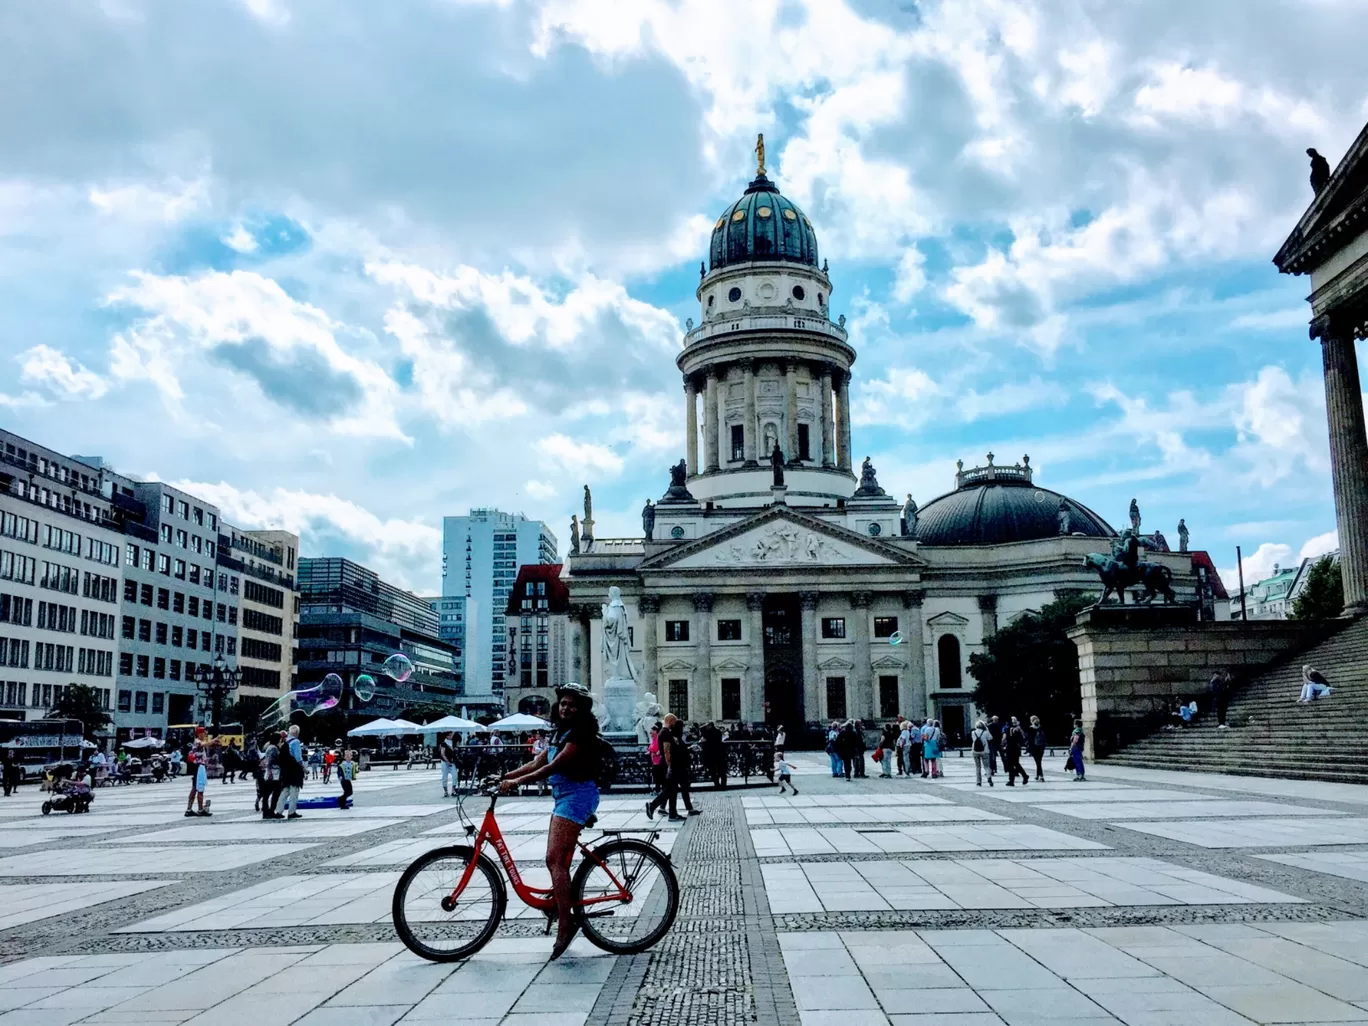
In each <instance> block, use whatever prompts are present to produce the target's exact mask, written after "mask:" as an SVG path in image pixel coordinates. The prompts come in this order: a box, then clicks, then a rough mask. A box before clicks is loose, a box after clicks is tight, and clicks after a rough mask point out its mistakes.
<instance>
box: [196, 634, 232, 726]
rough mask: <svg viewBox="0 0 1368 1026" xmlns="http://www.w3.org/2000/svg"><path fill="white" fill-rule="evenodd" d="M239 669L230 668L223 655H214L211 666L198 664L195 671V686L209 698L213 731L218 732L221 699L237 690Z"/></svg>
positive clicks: (221, 709) (221, 710) (221, 706)
mask: <svg viewBox="0 0 1368 1026" xmlns="http://www.w3.org/2000/svg"><path fill="white" fill-rule="evenodd" d="M241 677H242V671H241V670H230V669H228V667H227V664H226V663H225V662H224V660H223V655H222V653H220V654H219V655H216V656H214V665H213V666H212V667H205V666H200V667H199V669H197V670H196V671H195V688H196V689H197V690H198V691H199V692H200V694H202V695H204V696H205V697H206V698H208V700H209V709H210V713H211V716H212V726H213V729H214V733H215V734H217V733H218V732H219V717H220V716H222V714H223V700H224V699H225V698H226V697H228V696H229V695H231V694H232V693H233V692H234V691H236V690H237V686H238V681H239V679H241Z"/></svg>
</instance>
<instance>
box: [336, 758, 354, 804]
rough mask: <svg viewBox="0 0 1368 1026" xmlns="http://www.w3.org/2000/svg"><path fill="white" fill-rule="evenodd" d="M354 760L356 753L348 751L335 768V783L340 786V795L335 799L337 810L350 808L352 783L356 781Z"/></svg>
mask: <svg viewBox="0 0 1368 1026" xmlns="http://www.w3.org/2000/svg"><path fill="white" fill-rule="evenodd" d="M355 759H356V753H355V752H353V751H348V752H347V754H346V757H345V758H344V759H343V760H342V761H341V762H340V763H338V766H337V782H338V783H339V784H341V785H342V794H341V795H339V796H338V799H337V807H338V808H339V809H350V808H351V803H352V781H353V780H355V779H356V762H355Z"/></svg>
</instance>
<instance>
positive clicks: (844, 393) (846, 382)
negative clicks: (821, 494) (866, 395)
mask: <svg viewBox="0 0 1368 1026" xmlns="http://www.w3.org/2000/svg"><path fill="white" fill-rule="evenodd" d="M836 407H837V413H838V415H839V417H840V420H839V424H838V427H837V435H838V438H839V442H838V445H839V448H838V449H837V455H836V466H837V467H838V468H839V469H841V470H849V469H850V374H849V373H848V372H842V373H841V377H840V380H839V381H838V382H837V385H836Z"/></svg>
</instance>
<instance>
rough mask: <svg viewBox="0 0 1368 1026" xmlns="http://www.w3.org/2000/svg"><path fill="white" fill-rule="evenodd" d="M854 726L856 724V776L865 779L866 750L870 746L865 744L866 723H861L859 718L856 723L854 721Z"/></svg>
mask: <svg viewBox="0 0 1368 1026" xmlns="http://www.w3.org/2000/svg"><path fill="white" fill-rule="evenodd" d="M854 726H855V776H856V777H858V778H859V779H860V780H863V779H864V775H865V750H866V749H867V748H868V745H866V744H865V736H864V724H863V723H861V722H860V721H859V720H856V721H855V723H854Z"/></svg>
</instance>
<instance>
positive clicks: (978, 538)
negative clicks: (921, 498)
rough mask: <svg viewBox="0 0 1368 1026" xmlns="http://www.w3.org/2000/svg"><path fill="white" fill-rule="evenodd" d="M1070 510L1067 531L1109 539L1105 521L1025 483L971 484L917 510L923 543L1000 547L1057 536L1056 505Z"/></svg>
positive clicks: (1112, 533) (1063, 497)
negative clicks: (1008, 543)
mask: <svg viewBox="0 0 1368 1026" xmlns="http://www.w3.org/2000/svg"><path fill="white" fill-rule="evenodd" d="M1060 500H1063V502H1064V505H1065V506H1066V507H1067V508H1068V510H1069V532H1070V533H1071V534H1083V535H1087V536H1088V537H1091V538H1112V537H1115V536H1116V532H1115V531H1114V530H1112V527H1111V525H1110V524H1108V523H1107V522H1106V521H1105V520H1103V519H1102V518H1101V517H1099V516H1098V515H1097V514H1096V513H1094V512H1093V511H1092V510H1090V509H1088V507H1087V506H1084V505H1083V504H1081V503H1078V502H1075V501H1074V500H1073V499H1070V498H1069V497H1068V496H1067V495H1060V494H1059V492H1052V491H1050V490H1049V489H1048V488H1037V487H1036V486H1035V485H1033V484H1031V483H1029V482H1027V481H996V482H992V483H985V484H970V485H966V486H965V487H961V488H957V489H955V490H954V491H953V492H949V493H947V494H945V495H942V496H940V497H938V498H935V499H932V500H931V501H930V502H928V503H927V504H926V505H925V506H923V507H922V508H921V509H919V510H918V511H917V539H918V540H919V541H920V542H921V543H922V544H923V545H999V544H1002V543H1004V542H1017V541H1031V540H1033V539H1036V538H1054V537H1057V536H1058V535H1059V503H1060Z"/></svg>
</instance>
